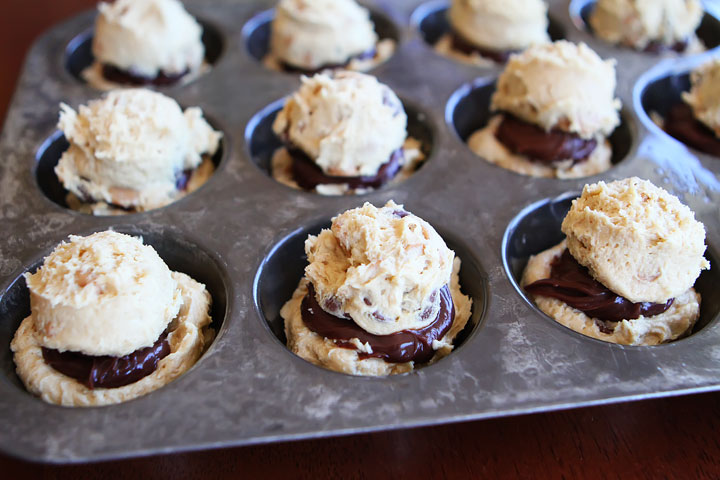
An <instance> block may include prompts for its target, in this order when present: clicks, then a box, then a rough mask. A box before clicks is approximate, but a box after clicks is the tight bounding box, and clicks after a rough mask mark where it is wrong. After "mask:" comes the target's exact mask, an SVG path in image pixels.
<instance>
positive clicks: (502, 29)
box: [449, 0, 550, 51]
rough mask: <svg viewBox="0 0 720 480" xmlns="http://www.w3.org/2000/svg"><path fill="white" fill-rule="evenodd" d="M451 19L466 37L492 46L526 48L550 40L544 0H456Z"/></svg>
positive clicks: (483, 46) (479, 45) (506, 48)
mask: <svg viewBox="0 0 720 480" xmlns="http://www.w3.org/2000/svg"><path fill="white" fill-rule="evenodd" d="M449 19H450V24H451V25H452V28H453V30H454V31H455V32H457V33H458V34H460V35H461V36H462V37H463V38H464V39H465V40H467V41H468V42H471V43H472V44H474V45H476V46H478V47H481V48H486V49H489V50H496V51H508V50H524V49H525V48H527V47H529V46H530V45H535V44H541V43H546V42H549V41H550V37H549V36H548V34H547V27H548V19H547V5H546V4H545V2H543V1H542V0H454V1H453V2H452V5H451V6H450V11H449Z"/></svg>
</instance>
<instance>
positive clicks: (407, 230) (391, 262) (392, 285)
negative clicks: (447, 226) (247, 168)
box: [305, 201, 454, 335]
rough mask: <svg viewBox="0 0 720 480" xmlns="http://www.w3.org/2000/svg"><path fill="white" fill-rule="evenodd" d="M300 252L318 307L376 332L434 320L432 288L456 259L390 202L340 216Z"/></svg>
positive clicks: (425, 226) (423, 225)
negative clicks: (306, 260) (349, 318)
mask: <svg viewBox="0 0 720 480" xmlns="http://www.w3.org/2000/svg"><path fill="white" fill-rule="evenodd" d="M403 215H404V216H403ZM305 253H306V254H307V257H308V261H309V265H308V266H307V267H306V268H305V275H306V277H307V278H308V279H309V280H310V281H311V282H312V283H313V286H314V287H315V293H316V297H317V300H318V303H319V304H320V305H321V306H322V307H323V309H324V310H326V311H327V312H328V313H331V314H334V315H338V314H339V313H340V312H343V313H345V314H347V315H349V316H350V317H352V319H353V321H354V322H355V323H356V324H358V325H359V326H360V327H362V328H363V329H364V330H365V331H367V332H369V333H372V334H375V335H388V334H391V333H395V332H399V331H400V330H407V329H416V328H422V327H424V326H426V325H428V324H429V323H430V322H432V321H433V320H434V319H435V317H436V316H437V312H438V309H439V298H438V296H437V295H432V294H433V293H434V292H435V291H436V290H438V289H439V288H441V287H443V286H444V285H446V284H447V283H448V279H449V278H450V273H451V272H452V261H453V258H454V253H453V251H452V250H450V249H449V248H447V246H446V245H445V242H444V241H443V239H442V238H441V237H440V235H438V234H437V232H436V231H435V230H434V229H433V228H432V227H431V226H430V224H428V223H427V222H425V221H424V220H422V219H420V218H418V217H416V216H415V215H412V214H407V212H405V211H404V210H403V208H402V205H397V204H395V203H394V202H393V201H389V202H388V203H387V204H386V205H385V206H384V207H382V208H376V207H375V206H373V205H371V204H370V203H365V204H364V205H363V206H362V207H359V208H355V209H352V210H348V211H346V212H344V213H342V214H340V215H338V216H337V217H335V218H333V221H332V226H331V228H330V229H325V230H323V231H321V232H320V234H319V235H317V236H313V235H311V236H309V237H308V239H307V240H306V242H305ZM426 309H429V310H430V312H431V313H430V315H428V316H426V319H425V320H422V319H421V317H420V314H421V313H423V312H424V311H425V310H426Z"/></svg>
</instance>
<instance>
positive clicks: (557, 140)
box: [495, 113, 597, 165]
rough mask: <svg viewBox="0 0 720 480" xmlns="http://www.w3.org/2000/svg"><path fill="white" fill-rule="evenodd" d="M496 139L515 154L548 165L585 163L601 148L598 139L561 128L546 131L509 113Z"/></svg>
mask: <svg viewBox="0 0 720 480" xmlns="http://www.w3.org/2000/svg"><path fill="white" fill-rule="evenodd" d="M495 137H496V138H497V139H498V140H499V141H500V142H501V143H502V144H503V145H505V146H506V147H507V148H508V149H509V150H510V151H511V152H513V153H515V154H517V155H524V156H526V157H528V159H530V160H532V161H535V162H538V163H542V164H545V165H552V164H553V163H555V162H559V161H562V160H568V159H571V160H573V163H574V164H575V163H581V162H583V161H585V160H587V158H588V157H589V156H590V154H591V153H592V152H593V151H594V150H595V148H596V147H597V141H596V140H594V139H591V140H585V139H583V138H580V136H578V135H576V134H574V133H568V132H564V131H562V130H559V129H557V128H554V129H552V130H550V131H549V132H546V131H545V130H543V129H542V128H540V127H538V126H537V125H534V124H532V123H528V122H526V121H524V120H520V119H519V118H517V117H516V116H514V115H511V114H509V113H503V120H502V122H500V125H499V126H498V129H497V132H495Z"/></svg>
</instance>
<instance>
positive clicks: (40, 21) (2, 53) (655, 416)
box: [0, 0, 720, 480]
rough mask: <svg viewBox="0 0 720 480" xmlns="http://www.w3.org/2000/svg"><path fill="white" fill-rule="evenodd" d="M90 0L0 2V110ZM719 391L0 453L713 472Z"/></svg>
mask: <svg viewBox="0 0 720 480" xmlns="http://www.w3.org/2000/svg"><path fill="white" fill-rule="evenodd" d="M94 3H95V2H94V0H2V6H0V12H1V14H0V19H1V20H0V26H1V27H2V28H0V61H1V62H2V65H3V74H2V75H1V76H0V119H2V120H3V121H4V119H5V113H6V110H7V105H8V103H9V101H10V98H11V95H12V90H13V89H14V85H15V82H16V80H17V74H18V72H19V70H20V66H21V64H22V61H23V58H24V56H25V54H26V52H27V50H28V48H29V46H30V44H31V42H32V41H33V39H34V38H35V37H36V36H37V35H39V34H40V33H41V32H42V31H43V30H45V29H46V28H48V27H49V26H51V25H52V24H54V23H56V22H58V21H59V20H62V19H63V18H66V17H67V16H70V15H72V14H74V13H76V12H79V11H81V10H83V9H84V8H88V7H90V6H92V5H93V4H94ZM719 431H720V394H718V393H709V394H702V395H693V396H685V397H678V398H670V399H660V400H648V401H641V402H635V403H625V404H618V405H605V406H598V407H592V408H582V409H575V410H568V411H562V412H551V413H542V414H534V415H526V416H520V417H512V418H504V419H495V420H486V421H478V422H468V423H462V424H455V425H444V426H438V427H429V428H420V429H413V430H400V431H393V432H382V433H374V434H367V435H355V436H350V437H342V438H334V439H324V440H310V441H300V442H294V443H280V444H272V445H262V446H254V447H244V448H234V449H224V450H214V451H206V452H194V453H185V454H175V455H162V456H155V457H148V458H139V459H132V460H124V461H117V462H106V463H99V464H90V465H70V466H54V465H37V464H29V463H26V462H22V461H19V460H15V459H12V458H9V457H7V456H4V455H0V476H1V477H2V478H12V479H15V478H45V479H76V480H81V479H92V478H123V479H140V478H142V479H144V478H172V479H177V478H183V479H205V478H213V479H226V478H237V477H245V478H264V479H272V478H312V479H324V478H348V479H354V478H358V479H363V478H368V479H379V478H392V477H395V478H418V479H420V478H422V479H425V478H512V477H518V478H591V479H593V478H598V479H605V478H608V479H614V478H623V479H646V478H647V479H655V478H669V479H674V478H692V479H704V478H707V479H717V478H720V440H719V439H720V435H719V434H718V432H719Z"/></svg>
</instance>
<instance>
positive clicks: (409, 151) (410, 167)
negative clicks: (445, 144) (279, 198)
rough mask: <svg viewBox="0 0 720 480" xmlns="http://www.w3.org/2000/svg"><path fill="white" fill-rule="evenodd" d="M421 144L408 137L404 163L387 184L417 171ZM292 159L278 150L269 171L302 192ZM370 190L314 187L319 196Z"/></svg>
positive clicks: (327, 185) (280, 149)
mask: <svg viewBox="0 0 720 480" xmlns="http://www.w3.org/2000/svg"><path fill="white" fill-rule="evenodd" d="M421 147H422V144H421V143H420V141H419V140H416V139H414V138H411V137H408V138H407V139H406V140H405V143H404V144H403V147H402V148H403V158H404V162H405V163H403V165H402V168H401V169H400V171H399V172H398V174H397V175H395V177H394V178H393V179H392V180H390V182H388V183H389V184H393V183H398V182H402V181H403V180H405V179H406V178H408V177H409V176H410V175H412V173H413V172H414V171H415V170H417V168H418V166H419V165H420V163H422V161H423V160H425V155H424V154H423V153H422V150H421ZM292 162H293V158H292V157H291V156H290V153H289V152H288V151H287V149H286V148H285V147H282V148H278V149H277V150H276V151H275V153H274V154H273V156H272V160H271V165H270V169H271V172H272V177H273V178H274V179H275V180H277V181H278V182H280V183H282V184H283V185H287V186H288V187H292V188H294V189H296V190H302V188H300V186H299V185H298V184H297V182H295V179H294V178H293V173H292ZM372 190H373V189H372V188H356V189H351V188H349V187H348V185H347V184H345V183H337V184H320V185H318V186H317V187H315V192H316V193H319V194H320V195H347V194H350V195H360V194H363V193H367V192H369V191H372Z"/></svg>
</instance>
